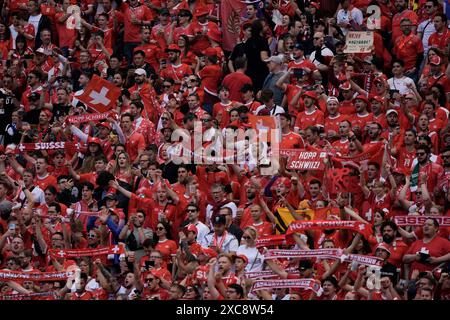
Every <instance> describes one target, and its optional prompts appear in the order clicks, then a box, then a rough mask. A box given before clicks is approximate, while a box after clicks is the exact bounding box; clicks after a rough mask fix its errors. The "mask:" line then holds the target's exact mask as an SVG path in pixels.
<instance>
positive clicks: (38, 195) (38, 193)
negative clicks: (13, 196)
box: [19, 186, 45, 205]
mask: <svg viewBox="0 0 450 320" xmlns="http://www.w3.org/2000/svg"><path fill="white" fill-rule="evenodd" d="M31 194H32V195H33V196H34V201H35V203H39V204H41V205H42V204H45V194H44V191H43V190H42V189H41V188H39V187H37V186H36V187H34V189H33V191H31ZM19 199H20V200H22V201H23V200H25V199H26V196H25V193H24V192H23V191H21V192H20V195H19ZM25 203H26V201H25Z"/></svg>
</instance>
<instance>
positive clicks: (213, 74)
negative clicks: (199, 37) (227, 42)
mask: <svg viewBox="0 0 450 320" xmlns="http://www.w3.org/2000/svg"><path fill="white" fill-rule="evenodd" d="M202 53H203V55H204V61H201V60H200V61H198V62H197V65H196V67H195V72H196V73H197V75H198V76H199V77H200V79H201V80H202V85H201V89H203V90H205V93H207V94H208V95H209V99H208V95H205V103H207V102H209V103H210V102H211V101H214V100H217V91H218V86H219V80H220V78H221V77H222V68H221V67H220V66H219V65H218V64H217V52H216V50H214V49H213V48H208V49H206V50H204V51H203V52H202ZM200 67H203V68H202V69H201V70H200ZM211 99H212V100H211Z"/></svg>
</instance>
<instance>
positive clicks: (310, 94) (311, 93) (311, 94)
mask: <svg viewBox="0 0 450 320" xmlns="http://www.w3.org/2000/svg"><path fill="white" fill-rule="evenodd" d="M305 96H306V97H310V98H311V99H313V100H317V93H316V92H315V91H305V92H304V93H303V94H302V97H305Z"/></svg>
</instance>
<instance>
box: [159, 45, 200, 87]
mask: <svg viewBox="0 0 450 320" xmlns="http://www.w3.org/2000/svg"><path fill="white" fill-rule="evenodd" d="M165 51H166V53H167V55H168V57H169V64H168V65H167V66H166V68H165V69H163V70H161V74H160V75H161V78H163V79H172V80H173V81H174V82H175V89H176V90H179V88H180V85H181V82H182V81H183V77H184V75H186V74H187V75H191V74H192V70H191V67H190V66H189V65H187V64H186V63H182V62H181V57H180V55H181V50H180V48H179V47H178V45H176V44H171V45H169V46H168V47H167V49H166V50H165Z"/></svg>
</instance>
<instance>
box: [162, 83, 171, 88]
mask: <svg viewBox="0 0 450 320" xmlns="http://www.w3.org/2000/svg"><path fill="white" fill-rule="evenodd" d="M171 86H172V85H171V84H169V85H163V88H170V87H171Z"/></svg>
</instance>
